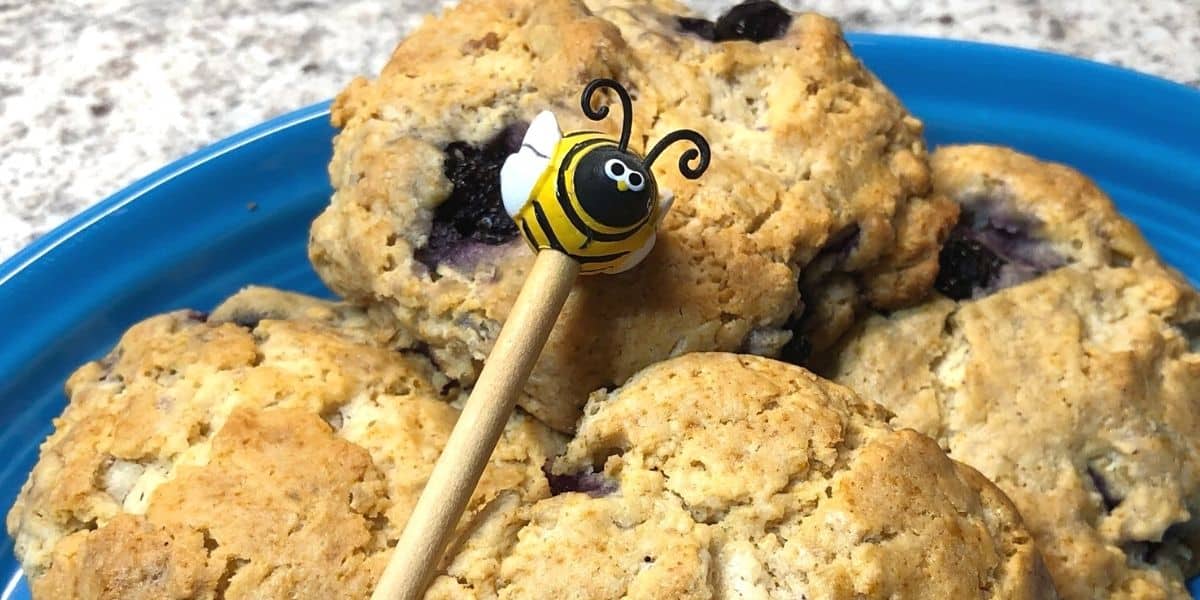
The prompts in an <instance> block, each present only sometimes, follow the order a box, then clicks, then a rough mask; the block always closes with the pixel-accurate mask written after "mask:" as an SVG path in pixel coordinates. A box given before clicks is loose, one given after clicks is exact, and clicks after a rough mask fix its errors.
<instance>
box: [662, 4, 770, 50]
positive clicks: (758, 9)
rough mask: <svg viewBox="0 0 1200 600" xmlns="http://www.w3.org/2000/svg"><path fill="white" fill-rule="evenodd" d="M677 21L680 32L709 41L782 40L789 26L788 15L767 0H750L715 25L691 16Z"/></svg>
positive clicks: (732, 9) (730, 10)
mask: <svg viewBox="0 0 1200 600" xmlns="http://www.w3.org/2000/svg"><path fill="white" fill-rule="evenodd" d="M677 20H678V21H679V27H680V28H682V29H683V30H684V31H687V32H689V33H692V34H695V35H697V36H699V37H701V38H704V39H706V40H708V41H710V42H727V41H731V40H749V41H751V42H755V43H759V42H765V41H768V40H774V39H778V38H781V37H783V34H785V33H787V30H788V27H791V25H792V14H791V13H789V12H788V11H787V10H786V9H784V8H783V7H781V6H779V5H778V4H775V3H774V2H771V1H770V0H751V1H750V2H743V3H741V4H739V5H737V6H735V7H733V8H731V9H729V11H728V12H726V13H725V14H723V15H721V17H720V18H718V19H717V21H716V23H714V22H712V21H709V20H708V19H697V18H693V17H678V18H677Z"/></svg>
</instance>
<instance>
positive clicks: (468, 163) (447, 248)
mask: <svg viewBox="0 0 1200 600" xmlns="http://www.w3.org/2000/svg"><path fill="white" fill-rule="evenodd" d="M526 127H527V125H526V124H524V123H520V124H515V125H511V126H509V127H506V128H505V129H504V130H503V131H501V132H500V134H499V135H497V136H496V137H495V138H493V139H492V140H491V141H489V142H487V143H486V144H483V145H482V146H476V145H472V144H468V143H466V142H451V143H450V144H448V145H447V146H446V148H445V149H444V152H445V155H446V158H445V162H443V164H442V172H443V173H445V175H446V178H447V179H449V180H450V183H451V184H452V185H453V186H454V189H453V190H452V191H451V192H450V197H448V198H446V200H445V201H444V202H442V203H441V204H440V205H438V207H437V210H435V211H434V215H433V226H432V228H431V229H430V232H429V239H428V241H427V242H426V243H425V246H424V247H423V248H420V249H419V250H417V252H416V259H417V260H419V261H421V262H422V263H424V264H425V266H427V267H429V269H430V271H433V270H434V268H436V267H437V265H438V264H439V263H441V262H443V261H445V260H447V259H450V258H453V257H454V256H455V255H456V254H458V253H459V251H460V250H462V249H463V248H464V247H466V246H469V245H472V243H477V244H487V245H499V244H504V243H507V242H509V241H512V240H513V239H514V238H516V237H517V233H518V232H517V225H516V223H514V222H513V220H512V218H511V217H509V215H508V212H507V211H505V210H504V203H503V201H502V200H501V198H500V167H501V165H503V164H504V159H505V158H507V157H508V155H509V154H511V153H513V152H515V151H516V150H517V149H518V148H520V145H521V139H522V138H523V137H524V135H525V129H526Z"/></svg>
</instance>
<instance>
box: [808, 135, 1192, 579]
mask: <svg viewBox="0 0 1200 600" xmlns="http://www.w3.org/2000/svg"><path fill="white" fill-rule="evenodd" d="M933 166H934V180H935V185H936V186H937V187H938V188H939V189H940V190H942V191H943V192H944V193H946V194H948V195H949V196H951V197H953V198H955V199H957V200H958V201H959V202H962V204H963V215H964V218H963V221H962V222H961V223H960V225H959V226H958V227H956V228H955V231H954V233H953V234H952V236H951V242H949V243H948V244H947V247H946V251H945V252H944V253H943V261H944V262H943V274H942V275H941V276H940V277H939V288H941V289H942V291H943V293H944V294H946V295H947V296H950V297H945V296H943V297H939V298H937V299H934V300H931V301H929V302H928V303H926V304H923V305H921V306H919V307H917V308H913V309H909V310H902V311H898V312H895V313H892V314H891V315H888V316H884V315H879V316H875V317H872V318H870V319H868V320H867V321H866V323H865V325H864V326H863V327H862V328H861V329H860V330H858V331H856V332H855V333H853V334H852V337H851V338H850V340H849V341H848V342H847V343H846V346H845V349H844V350H843V351H842V352H841V353H840V355H839V357H838V359H837V364H836V365H834V367H833V368H832V369H831V372H830V374H831V376H832V377H833V379H834V380H835V381H837V382H839V383H842V384H844V385H847V386H849V387H851V388H852V389H854V390H856V391H858V392H859V393H861V394H862V395H863V396H864V397H866V398H868V399H871V400H874V401H877V402H879V403H881V404H883V405H885V406H887V407H888V408H890V409H891V410H893V411H894V412H895V413H896V419H895V421H894V423H895V424H896V425H898V426H903V427H912V428H914V429H916V430H918V431H921V432H923V433H926V434H928V435H930V436H932V437H934V438H935V439H937V440H938V442H939V443H940V444H941V445H942V446H943V447H944V448H945V449H946V450H948V451H949V453H950V456H952V457H953V458H955V459H957V460H960V461H962V462H964V463H966V464H968V465H971V466H972V467H975V468H976V469H978V470H979V471H980V472H982V473H983V474H984V475H986V476H987V477H988V478H990V479H991V480H992V481H995V482H996V484H997V485H999V486H1000V488H1001V489H1003V490H1004V491H1005V492H1006V493H1007V494H1008V495H1009V496H1010V497H1011V498H1012V499H1013V501H1014V503H1015V504H1016V505H1017V507H1018V508H1019V509H1020V510H1021V513H1022V514H1023V515H1024V518H1025V521H1026V522H1027V523H1028V524H1029V527H1030V528H1031V529H1032V531H1033V533H1034V536H1035V537H1036V539H1037V541H1038V543H1039V546H1040V548H1041V550H1042V552H1043V554H1044V555H1045V558H1046V562H1047V565H1048V567H1049V569H1050V571H1051V573H1052V574H1053V575H1054V578H1055V583H1056V584H1057V586H1058V590H1059V592H1060V593H1061V594H1062V595H1063V597H1065V598H1072V599H1091V598H1096V599H1099V598H1187V597H1189V596H1188V595H1187V592H1186V590H1185V588H1184V581H1185V578H1186V577H1187V576H1189V575H1191V574H1194V573H1195V572H1196V569H1195V568H1194V552H1195V549H1196V547H1197V545H1196V543H1195V537H1194V535H1195V530H1196V526H1197V520H1196V517H1197V515H1200V480H1198V476H1200V473H1198V469H1200V354H1197V353H1196V351H1197V350H1200V310H1198V307H1200V305H1198V303H1197V296H1196V294H1195V292H1194V291H1193V290H1192V288H1191V287H1190V286H1189V285H1188V284H1187V283H1186V282H1185V281H1183V280H1182V279H1181V278H1179V277H1178V276H1177V275H1176V274H1174V273H1173V272H1171V271H1169V270H1167V269H1165V268H1163V267H1162V266H1160V264H1159V263H1158V260H1157V258H1156V257H1155V255H1154V253H1153V251H1151V250H1150V248H1149V247H1148V246H1147V245H1146V243H1145V241H1144V240H1143V239H1142V238H1141V236H1140V235H1139V234H1138V232H1137V230H1136V228H1135V227H1134V226H1133V225H1132V224H1130V223H1129V222H1127V221H1125V220H1124V219H1122V218H1121V217H1120V216H1119V215H1118V214H1117V213H1116V211H1115V210H1114V208H1113V206H1112V204H1111V203H1110V202H1109V200H1108V199H1107V198H1106V197H1105V196H1104V195H1103V193H1102V192H1100V191H1099V190H1098V189H1097V188H1096V187H1095V186H1094V185H1093V184H1092V183H1090V182H1089V181H1087V180H1086V178H1084V177H1083V176H1082V175H1080V174H1078V173H1076V172H1074V171H1072V170H1070V169H1068V168H1066V167H1063V166H1060V165H1054V164H1048V163H1043V162H1039V161H1037V160H1035V159H1033V158H1031V157H1028V156H1023V155H1020V154H1017V153H1015V152H1013V151H1011V150H1006V149H1001V148H991V147H984V146H969V147H950V148H944V149H940V150H938V152H936V153H935V154H934V157H933ZM955 299H957V300H959V301H955Z"/></svg>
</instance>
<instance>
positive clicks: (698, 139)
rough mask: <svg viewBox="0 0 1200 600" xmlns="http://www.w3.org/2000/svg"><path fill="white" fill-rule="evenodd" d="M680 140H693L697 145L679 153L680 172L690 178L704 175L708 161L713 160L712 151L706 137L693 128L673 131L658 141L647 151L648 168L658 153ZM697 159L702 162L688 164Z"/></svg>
mask: <svg viewBox="0 0 1200 600" xmlns="http://www.w3.org/2000/svg"><path fill="white" fill-rule="evenodd" d="M680 140H686V141H689V142H692V143H693V144H696V147H695V148H689V149H688V150H687V151H685V152H684V153H683V154H681V155H679V172H680V173H683V176H684V177H687V178H688V179H696V178H698V177H700V176H701V175H703V174H704V171H705V170H707V169H708V162H709V161H710V160H712V151H711V150H709V148H708V140H706V139H704V136H702V135H700V133H699V132H696V131H693V130H691V129H679V130H677V131H672V132H671V133H668V134H667V135H665V136H663V139H661V140H658V143H657V144H655V145H654V147H653V148H651V149H650V151H649V152H647V153H646V160H645V162H644V164H645V165H646V170H649V169H650V165H651V164H653V163H654V159H656V158H658V155H659V154H662V151H663V150H666V149H667V146H670V145H671V144H674V143H675V142H678V141H680ZM697 159H699V161H700V164H698V165H696V166H694V167H693V166H691V165H689V164H688V163H690V162H692V161H694V160H697Z"/></svg>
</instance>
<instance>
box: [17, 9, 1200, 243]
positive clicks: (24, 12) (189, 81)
mask: <svg viewBox="0 0 1200 600" xmlns="http://www.w3.org/2000/svg"><path fill="white" fill-rule="evenodd" d="M690 3H691V4H692V5H694V6H696V7H697V8H698V9H700V10H701V11H704V12H708V13H710V14H712V13H715V12H719V10H718V7H721V6H726V5H728V4H730V3H732V2H731V1H718V0H691V2H690ZM786 3H787V4H791V5H793V6H803V7H804V8H805V9H809V10H816V11H819V12H823V13H826V14H829V15H832V16H835V17H837V18H838V19H840V20H841V21H842V23H843V25H844V26H845V27H846V29H848V30H859V31H880V32H890V33H908V34H917V35H927V36H941V37H955V38H963V39H971V40H981V41H990V42H997V43H1003V44H1011V45H1017V46H1026V47H1032V48H1042V49H1046V50H1052V51H1056V52H1062V53H1068V54H1074V55H1078V56H1083V57H1087V58H1091V59H1094V60H1099V61H1103V62H1108V63H1113V64H1118V65H1124V66H1127V67H1131V68H1134V69H1138V70H1141V71H1145V72H1148V73H1152V74H1155V75H1159V76H1162V77H1166V78H1169V79H1174V80H1176V81H1180V82H1183V83H1186V84H1189V85H1193V86H1198V87H1200V53H1198V52H1197V51H1196V48H1200V9H1198V8H1197V4H1196V0H1132V1H1131V2H1123V3H1088V4H1090V5H1091V6H1089V8H1087V9H1086V10H1082V9H1078V8H1068V7H1067V5H1068V4H1071V5H1074V4H1077V3H1067V2H1059V1H1056V0H930V1H926V2H917V1H916V0H803V1H802V2H798V1H795V0H793V1H792V2H786ZM440 4H442V2H437V1H433V0H388V1H386V2H385V1H382V0H347V1H342V2H334V1H332V0H327V1H323V2H311V1H302V0H245V1H238V0H214V1H205V0H157V1H155V2H135V1H133V0H71V1H69V2H68V1H66V0H51V1H49V2H36V3H33V2H20V1H4V0H0V182H3V185H4V192H3V196H2V200H0V260H3V259H5V258H7V257H9V256H11V255H12V254H13V253H14V252H16V251H17V250H18V249H19V248H21V247H22V246H24V245H25V244H28V243H29V242H30V241H32V240H33V239H35V238H36V237H37V236H39V235H41V234H43V233H45V232H46V231H48V230H49V229H51V228H53V227H54V226H56V225H58V224H59V223H61V222H62V221H63V220H64V219H66V218H68V217H70V216H71V215H73V214H75V213H77V212H79V211H80V210H82V209H83V208H86V207H87V206H89V205H91V204H93V203H95V202H97V201H99V200H100V199H102V198H104V197H105V196H107V195H109V194H111V193H112V192H114V191H116V190H118V189H120V188H121V187H122V186H124V185H126V184H128V183H130V182H132V181H134V180H135V179H137V178H139V177H141V176H143V175H146V174H148V173H150V172H151V171H153V170H154V169H156V168H158V167H160V166H162V165H163V164H165V163H167V162H168V161H170V160H172V159H175V158H178V157H180V156H182V155H184V154H186V153H188V152H191V151H193V150H195V149H197V148H199V147H201V146H203V145H205V144H207V143H210V142H213V141H216V140H218V139H220V138H222V137H225V136H227V135H229V134H232V133H234V132H236V131H238V130H241V129H244V128H246V127H249V126H250V125H253V124H255V123H257V122H259V121H262V120H264V119H266V118H269V117H272V116H275V115H278V114H280V113H283V112H286V111H289V110H291V109H294V108H298V107H300V106H304V105H306V104H310V103H312V102H316V101H319V100H323V99H326V98H329V97H331V96H333V95H334V94H335V93H337V91H338V89H339V88H340V87H341V86H342V85H343V84H344V83H345V82H347V81H348V80H349V79H350V78H351V77H352V76H354V75H356V74H371V73H374V72H376V71H377V70H378V69H379V68H380V67H381V66H382V65H383V63H384V61H385V60H386V58H387V56H388V54H389V51H390V50H391V48H392V46H393V45H394V44H395V42H396V40H397V39H398V38H399V37H400V35H401V34H402V33H403V32H405V31H407V30H409V29H410V28H412V27H413V26H415V25H416V24H417V23H419V22H420V16H419V15H420V14H421V13H423V12H426V11H429V10H434V9H435V8H437V7H438V6H439V5H440Z"/></svg>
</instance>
